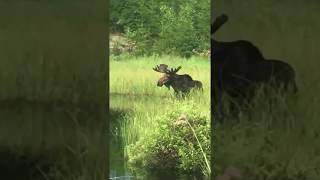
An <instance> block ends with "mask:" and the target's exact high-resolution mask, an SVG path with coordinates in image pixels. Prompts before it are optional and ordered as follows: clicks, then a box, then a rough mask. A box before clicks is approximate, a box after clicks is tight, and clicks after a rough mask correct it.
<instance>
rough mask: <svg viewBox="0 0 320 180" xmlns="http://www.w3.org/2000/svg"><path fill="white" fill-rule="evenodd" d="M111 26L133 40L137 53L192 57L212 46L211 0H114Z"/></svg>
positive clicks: (111, 3) (135, 52)
mask: <svg viewBox="0 0 320 180" xmlns="http://www.w3.org/2000/svg"><path fill="white" fill-rule="evenodd" d="M110 12H111V14H110V17H111V20H110V26H111V30H112V31H113V32H121V33H124V35H125V36H126V37H127V38H128V39H129V40H130V41H131V42H133V43H134V46H135V50H134V51H133V52H132V53H133V54H135V55H139V56H140V55H146V54H148V55H152V54H159V55H162V54H175V55H179V56H183V57H190V56H191V55H193V54H194V52H193V49H195V50H196V51H200V52H201V51H203V50H207V49H208V48H210V41H209V39H210V33H209V32H210V26H209V24H210V1H209V0H200V1H183V0H175V1H171V0H170V1H168V0H167V1H159V0H154V1H149V0H125V1H118V0H111V1H110Z"/></svg>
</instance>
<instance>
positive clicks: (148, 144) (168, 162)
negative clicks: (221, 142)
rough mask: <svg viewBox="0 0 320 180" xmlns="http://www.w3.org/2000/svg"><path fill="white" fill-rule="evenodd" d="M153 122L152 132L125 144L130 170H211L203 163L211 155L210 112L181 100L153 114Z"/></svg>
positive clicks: (192, 172)
mask: <svg viewBox="0 0 320 180" xmlns="http://www.w3.org/2000/svg"><path fill="white" fill-rule="evenodd" d="M173 105H176V103H174V104H173ZM208 109H209V108H208ZM153 122H154V123H156V126H154V127H156V128H155V129H154V130H153V131H152V132H153V133H151V134H149V135H148V136H147V137H142V138H140V139H139V140H138V141H137V142H136V143H135V144H131V145H129V146H128V147H127V153H128V158H129V166H130V167H131V168H132V169H146V170H147V171H149V172H152V171H154V170H156V171H157V172H159V173H162V172H172V171H181V172H183V173H190V174H201V173H203V174H205V175H208V174H209V173H210V167H208V165H209V162H206V161H207V159H209V154H210V136H209V134H210V125H209V124H210V123H209V122H210V111H207V112H202V111H201V109H200V108H199V107H198V106H197V104H195V103H193V102H190V101H188V102H180V104H178V106H176V107H175V108H171V109H170V110H169V111H167V113H165V114H163V115H159V116H157V117H154V120H153ZM188 123H189V124H188ZM189 125H190V126H191V127H192V128H191V127H190V126H189ZM193 129H194V132H195V134H196V136H195V135H194V133H193V131H192V130H193ZM196 138H198V140H199V142H200V144H199V143H198V141H197V139H196ZM201 148H202V149H203V151H202V150H201ZM207 163H208V165H207Z"/></svg>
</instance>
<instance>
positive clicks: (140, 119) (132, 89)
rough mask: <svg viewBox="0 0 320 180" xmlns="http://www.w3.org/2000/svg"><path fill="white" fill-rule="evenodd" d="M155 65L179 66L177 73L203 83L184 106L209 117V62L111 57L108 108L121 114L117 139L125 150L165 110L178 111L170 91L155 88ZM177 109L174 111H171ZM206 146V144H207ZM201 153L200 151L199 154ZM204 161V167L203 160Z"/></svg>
mask: <svg viewBox="0 0 320 180" xmlns="http://www.w3.org/2000/svg"><path fill="white" fill-rule="evenodd" d="M158 64H167V65H169V67H178V66H182V69H181V70H180V71H179V72H178V74H185V73H186V74H189V75H191V77H192V78H193V79H196V80H200V81H201V82H202V83H203V87H204V90H203V92H202V93H201V92H192V93H191V94H190V96H189V97H188V98H187V99H186V100H184V101H185V102H184V103H188V102H190V103H191V102H195V103H196V104H197V106H199V109H201V112H199V113H208V114H210V61H209V60H208V59H206V58H201V57H193V58H191V59H188V60H187V59H182V58H178V57H175V56H164V57H158V56H151V57H138V58H133V57H130V58H129V57H126V56H121V57H112V56H111V58H110V108H111V109H112V110H118V111H124V112H125V114H124V115H123V116H122V117H121V118H120V119H119V120H118V121H119V123H120V124H121V125H120V127H121V130H120V137H121V139H122V143H123V146H124V147H127V146H129V145H133V144H135V143H136V142H137V141H138V140H140V139H141V138H146V137H149V136H150V134H153V133H154V131H155V130H156V129H158V127H157V123H155V121H156V119H157V117H159V116H162V115H163V114H165V113H167V112H168V109H172V110H174V109H179V108H180V109H181V107H178V106H179V105H181V106H182V104H183V103H182V102H179V101H177V99H176V97H175V96H174V92H173V89H171V90H168V89H167V88H165V87H161V88H160V87H157V81H158V79H159V78H160V77H161V76H162V75H161V74H160V73H158V72H155V71H153V69H152V68H153V67H155V65H158ZM174 107H176V108H174ZM206 145H208V144H206ZM200 153H201V152H200ZM203 162H204V167H205V166H206V165H205V161H203Z"/></svg>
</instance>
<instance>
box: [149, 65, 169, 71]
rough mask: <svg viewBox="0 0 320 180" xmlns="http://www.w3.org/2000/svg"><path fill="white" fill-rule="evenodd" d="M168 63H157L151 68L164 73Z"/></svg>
mask: <svg viewBox="0 0 320 180" xmlns="http://www.w3.org/2000/svg"><path fill="white" fill-rule="evenodd" d="M167 68H168V65H166V64H159V65H156V67H154V68H152V69H153V70H154V71H156V72H159V73H166V72H167V71H168V69H167Z"/></svg>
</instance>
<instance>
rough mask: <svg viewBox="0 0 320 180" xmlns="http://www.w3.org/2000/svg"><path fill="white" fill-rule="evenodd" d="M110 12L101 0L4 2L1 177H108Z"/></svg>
mask: <svg viewBox="0 0 320 180" xmlns="http://www.w3.org/2000/svg"><path fill="white" fill-rule="evenodd" d="M106 14H107V12H106V9H105V3H104V2H102V3H99V2H98V1H87V2H85V1H81V2H76V1H73V2H66V1H61V0H54V1H41V2H40V1H27V2H26V1H5V0H4V1H1V2H0V22H1V28H0V39H1V40H0V86H1V90H0V107H1V108H0V157H1V163H0V171H1V178H2V179H26V180H28V179H47V180H49V179H50V180H51V179H63V180H73V179H74V180H75V179H78V180H79V179H90V180H98V179H105V178H106V177H107V168H106V166H107V163H106V162H107V158H106V157H107V154H106V153H107V147H106V145H107V142H106V140H107V138H106V113H105V112H106V110H105V106H104V105H105V104H106V100H107V99H106V85H107V81H106V79H107V78H106V74H107V64H108V62H107V60H106V59H105V58H106V54H107V52H106V47H107V44H106V40H107V35H106V30H107V28H106V27H105V25H106ZM102 105H103V106H102ZM6 159H8V161H7V163H6ZM14 159H15V160H14ZM2 160H3V161H2ZM29 163H31V164H29ZM3 164H5V165H3ZM23 166H24V167H23ZM9 167H10V169H11V170H12V171H13V172H12V174H11V176H9V177H6V176H5V175H3V173H4V172H6V171H5V169H6V168H8V169H9ZM30 172H34V173H35V174H36V176H37V177H34V176H32V177H29V173H30ZM35 174H34V175H35ZM12 176H15V177H16V176H19V177H16V178H14V177H12Z"/></svg>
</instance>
